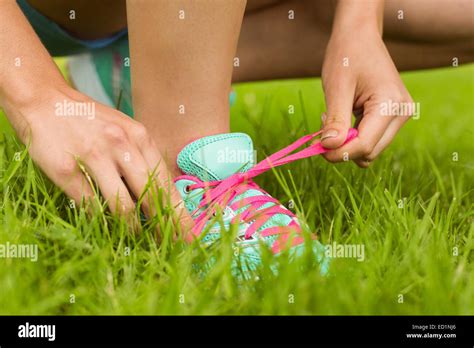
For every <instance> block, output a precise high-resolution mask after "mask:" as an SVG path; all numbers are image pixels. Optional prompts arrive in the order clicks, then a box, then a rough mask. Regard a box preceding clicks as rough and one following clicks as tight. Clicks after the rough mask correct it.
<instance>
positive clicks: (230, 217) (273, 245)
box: [175, 129, 357, 278]
mask: <svg viewBox="0 0 474 348" xmlns="http://www.w3.org/2000/svg"><path fill="white" fill-rule="evenodd" d="M319 134H320V132H318V133H314V134H310V135H306V136H304V137H302V138H301V139H299V140H297V141H296V142H294V143H293V144H291V145H290V146H288V147H286V148H284V149H282V150H280V151H278V152H276V153H275V154H273V155H271V156H269V157H267V158H266V159H265V160H263V161H261V162H260V163H258V164H255V165H254V163H255V161H254V156H253V145H252V140H251V138H250V137H249V136H248V135H247V134H243V133H229V134H219V135H212V136H208V137H204V138H201V139H198V140H196V141H194V142H192V143H190V144H188V145H187V146H185V147H184V149H183V150H182V151H181V152H180V153H179V155H178V159H177V164H178V167H179V169H180V170H181V171H182V172H183V174H184V175H182V176H180V177H178V178H176V180H175V183H176V187H177V188H178V191H179V192H180V194H181V196H182V198H183V201H184V204H185V205H186V208H187V210H188V211H189V212H190V214H191V216H192V217H193V219H194V221H195V226H194V228H193V230H192V232H193V234H194V235H195V236H196V237H199V238H200V241H201V243H203V245H204V246H209V245H211V244H213V243H215V242H216V241H218V240H219V239H221V236H222V234H223V233H229V232H228V231H229V228H230V226H231V224H238V232H237V238H236V239H235V241H234V243H235V245H234V250H238V252H237V253H236V254H237V255H238V256H237V257H236V259H235V261H234V268H236V267H238V265H239V264H240V265H241V270H242V271H243V275H244V277H246V278H248V277H249V276H250V273H251V271H253V270H255V269H256V268H257V267H258V266H259V265H260V264H261V262H262V252H261V247H262V244H263V245H264V246H266V247H267V248H269V249H271V251H272V252H273V253H274V254H275V255H277V256H278V255H280V254H281V253H282V252H283V251H285V250H288V252H289V257H290V260H292V259H293V260H294V258H295V257H297V256H299V255H301V254H302V253H303V251H304V246H305V245H307V244H306V243H304V241H305V240H304V238H303V235H302V229H301V225H300V223H299V221H298V219H297V218H296V216H295V215H294V214H293V213H292V212H291V211H290V210H288V209H287V208H286V207H284V206H283V205H282V204H280V203H279V202H278V201H277V200H276V199H275V198H273V197H271V196H270V195H269V194H268V193H266V192H265V191H264V190H263V189H261V188H260V187H259V186H258V185H257V184H256V183H255V182H253V181H252V178H254V177H256V176H257V175H260V174H262V173H264V172H266V171H268V170H270V169H272V168H275V167H278V166H281V165H284V164H287V163H290V162H293V161H295V160H298V159H302V158H307V157H311V156H315V155H318V154H321V153H324V152H325V151H326V150H325V149H324V148H323V147H322V145H321V144H320V143H319V142H317V143H313V144H312V145H310V146H308V147H306V148H304V149H303V150H300V151H299V152H296V153H293V152H294V151H295V150H297V149H298V148H300V147H301V146H303V145H304V144H306V143H308V142H309V141H311V140H312V139H314V138H315V137H316V136H318V135H319ZM356 135H357V131H356V130H355V129H351V130H350V132H349V134H348V137H347V139H346V142H348V141H350V140H352V139H353V138H354V137H355V136H356ZM219 216H221V221H219ZM222 227H224V229H223V228H222ZM312 249H313V250H312V251H313V252H314V256H315V260H316V261H317V262H319V264H320V271H321V273H322V274H326V273H327V272H328V262H329V259H328V258H326V257H325V255H324V247H323V245H322V244H321V243H320V242H318V241H317V240H316V239H315V237H313V240H312ZM234 271H235V270H234ZM235 272H236V273H238V270H237V271H235Z"/></svg>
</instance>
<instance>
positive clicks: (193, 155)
mask: <svg viewBox="0 0 474 348" xmlns="http://www.w3.org/2000/svg"><path fill="white" fill-rule="evenodd" d="M177 163H178V167H179V169H181V171H182V172H183V173H185V174H187V175H193V176H196V177H198V178H199V179H201V180H202V181H213V180H223V179H226V178H228V177H229V176H231V175H232V174H235V173H237V172H241V173H244V172H246V171H247V170H249V169H250V168H251V167H252V166H253V165H254V164H255V158H254V151H253V144H252V139H251V138H250V137H249V136H248V135H247V134H244V133H226V134H218V135H211V136H208V137H204V138H201V139H198V140H196V141H193V142H192V143H190V144H188V145H186V146H185V147H184V149H183V150H181V152H180V153H179V154H178V160H177Z"/></svg>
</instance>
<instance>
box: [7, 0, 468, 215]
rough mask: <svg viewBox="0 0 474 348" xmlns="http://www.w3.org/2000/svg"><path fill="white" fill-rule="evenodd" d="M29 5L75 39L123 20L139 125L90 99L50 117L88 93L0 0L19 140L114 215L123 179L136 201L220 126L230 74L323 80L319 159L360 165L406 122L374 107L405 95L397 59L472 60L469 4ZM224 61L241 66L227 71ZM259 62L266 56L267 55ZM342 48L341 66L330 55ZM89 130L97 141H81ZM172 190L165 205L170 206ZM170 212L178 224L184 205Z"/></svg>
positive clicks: (74, 0)
mask: <svg viewBox="0 0 474 348" xmlns="http://www.w3.org/2000/svg"><path fill="white" fill-rule="evenodd" d="M30 2H31V3H32V5H33V6H35V7H37V9H39V10H40V11H41V12H43V13H44V14H45V15H47V16H49V17H50V18H53V19H54V20H56V21H57V22H58V23H60V25H61V26H63V27H64V28H65V29H67V30H69V31H71V32H72V33H75V34H76V35H77V36H78V37H81V38H85V39H93V38H101V37H107V36H109V35H111V34H113V33H115V32H117V31H119V30H121V29H123V28H125V27H126V25H127V22H126V20H125V16H126V15H128V27H129V31H130V40H131V56H132V60H133V61H134V62H135V63H134V64H133V65H132V88H133V95H134V97H133V98H134V99H133V100H134V109H135V110H136V112H137V115H138V119H139V120H140V121H141V122H142V123H139V122H137V121H134V120H131V119H129V118H128V117H126V116H125V115H123V114H121V113H120V112H117V111H115V110H112V109H110V108H108V107H106V106H103V105H98V104H97V107H96V113H97V115H96V117H95V121H94V122H90V121H89V122H87V121H84V120H81V119H77V118H64V119H61V120H60V121H58V117H57V116H52V115H53V105H54V103H55V102H56V101H58V100H59V101H63V100H67V101H76V102H77V101H79V102H91V100H90V98H88V97H87V96H84V95H82V94H81V93H78V92H76V91H74V90H72V89H71V88H70V87H68V86H67V84H66V83H65V82H64V81H63V79H62V77H61V75H60V74H59V72H58V71H57V69H56V67H55V66H54V63H53V62H52V60H51V57H49V56H48V54H47V52H46V50H45V49H44V47H42V45H41V43H40V42H39V40H38V39H37V38H36V36H35V35H34V32H33V30H32V29H31V27H30V26H29V24H28V23H27V21H26V20H25V19H24V17H23V15H22V13H21V11H20V10H19V9H18V8H17V6H16V4H15V2H14V1H12V0H0V50H1V51H2V55H1V56H0V105H2V106H3V108H4V109H5V111H6V113H7V115H8V117H9V119H10V121H11V123H12V124H13V126H14V128H15V129H16V130H17V132H18V134H19V135H20V137H21V138H22V139H23V140H24V141H27V137H26V134H30V135H32V138H31V148H30V153H31V155H32V158H33V159H34V160H35V161H36V162H37V163H38V164H39V166H40V167H41V168H42V169H43V170H44V171H45V173H46V174H47V175H48V176H49V177H50V178H51V179H52V180H53V181H54V182H55V183H56V184H58V185H59V186H60V187H62V188H63V189H64V190H65V192H66V193H67V194H68V195H69V196H71V197H73V198H74V199H75V200H77V201H79V200H80V199H81V195H84V196H86V197H89V196H90V195H91V191H90V190H88V188H87V185H85V184H84V179H85V178H84V176H83V175H82V174H81V173H80V171H79V170H78V168H77V166H76V165H75V162H74V163H73V162H72V160H71V158H73V156H72V154H73V155H75V156H79V157H80V158H81V160H83V161H84V162H85V164H86V166H87V168H88V169H89V171H90V172H91V174H92V175H93V177H94V178H96V180H97V181H98V184H99V186H100V189H101V191H102V193H103V194H104V196H105V197H106V198H107V199H108V200H109V201H114V198H115V197H116V193H117V192H118V197H119V202H121V204H119V205H118V206H120V207H121V208H118V206H117V207H116V208H113V207H112V206H111V209H112V210H113V211H116V212H120V211H121V210H123V211H130V210H131V209H132V207H133V200H132V197H131V196H132V195H131V194H130V193H129V191H128V190H127V186H128V187H129V189H130V190H131V191H132V192H131V193H132V194H133V195H134V196H136V197H137V196H139V195H140V189H142V188H143V187H144V182H145V177H147V173H149V172H150V170H152V168H154V167H155V166H156V165H157V163H159V165H160V167H159V169H160V176H159V177H158V178H157V184H158V185H161V186H164V187H169V186H172V185H169V180H170V175H176V168H175V167H174V159H175V157H176V154H177V152H178V151H179V150H180V149H181V148H182V146H183V145H184V144H186V143H187V142H189V141H192V140H194V139H196V138H198V137H201V136H204V135H209V134H213V133H222V132H228V130H229V123H228V91H229V88H230V82H231V78H232V80H233V81H234V82H238V81H250V80H258V79H270V78H286V77H303V76H322V83H323V87H324V91H325V96H326V105H327V111H326V113H325V115H323V124H324V128H323V129H324V134H323V140H322V141H323V144H324V145H325V146H326V147H329V148H333V149H334V150H333V151H330V152H328V153H327V154H325V156H326V159H328V160H329V161H331V162H338V161H342V160H343V158H344V153H346V154H347V155H348V156H349V158H350V159H351V160H354V161H355V162H356V163H357V164H358V165H360V166H361V167H367V166H368V164H369V163H370V162H371V161H373V160H374V159H375V158H376V157H377V156H378V155H379V154H380V153H381V152H382V151H383V149H384V148H385V147H386V146H387V145H388V144H389V143H390V142H391V140H392V139H393V137H394V136H395V134H396V133H397V132H398V130H399V129H400V127H401V126H402V125H403V124H404V123H405V122H406V120H407V119H408V118H409V117H401V116H394V115H392V116H383V117H382V116H381V115H380V114H379V109H380V108H379V106H380V103H382V102H385V101H387V100H392V101H394V102H407V101H408V102H409V101H411V97H410V95H409V93H408V92H407V91H406V89H405V87H404V86H403V83H402V81H401V80H400V77H399V74H398V72H397V68H398V69H399V70H409V69H420V68H427V67H436V66H447V65H449V64H450V63H451V60H452V58H453V57H458V58H459V60H460V62H461V63H462V62H467V61H471V60H472V57H473V52H472V51H473V49H472V47H473V45H472V43H473V35H472V33H473V31H474V28H473V23H472V19H471V16H470V11H472V2H471V1H470V0H455V1H448V0H419V1H416V2H413V1H407V0H387V1H386V2H385V4H384V2H383V1H382V0H367V1H357V2H356V1H347V0H339V1H330V0H326V1H318V2H315V1H312V0H293V1H278V0H260V1H249V2H248V4H247V7H246V10H245V14H244V8H245V6H246V5H245V1H243V0H242V1H241V0H234V1H226V2H222V1H217V0H206V1H201V2H199V6H196V5H195V4H193V2H190V1H184V0H183V1H179V2H178V1H173V2H171V1H162V0H160V1H153V2H151V1H143V0H142V1H138V0H129V1H127V2H126V3H125V2H124V1H115V0H114V1H111V0H105V1H102V2H100V5H97V2H93V3H94V5H93V6H90V5H89V3H88V2H87V0H68V1H66V0H51V1H48V2H45V1H39V0H30ZM125 4H126V6H127V8H126V7H125ZM180 6H186V13H187V14H195V15H196V16H198V17H199V19H200V20H199V21H196V19H195V18H196V17H193V16H188V19H187V22H186V23H189V24H191V25H189V26H181V28H180V27H179V23H177V21H178V20H177V12H176V11H177V10H178V7H180ZM71 8H74V9H76V10H77V14H76V18H77V20H75V21H70V20H68V19H67V18H66V17H67V13H68V11H69V10H70V9H71ZM290 9H291V10H294V11H295V20H294V21H290V20H287V18H288V11H289V10H290ZM399 9H403V10H404V12H405V15H406V19H404V20H403V22H400V20H399V19H398V18H397V11H398V10H399ZM65 14H66V15H65ZM105 14H107V15H105ZM170 14H171V15H170ZM104 17H107V20H104ZM111 17H112V18H111ZM242 17H243V18H242ZM203 18H204V19H203ZM242 21H243V22H242ZM241 22H242V30H241V34H240V38H238V37H237V36H238V32H239V29H240V25H241ZM171 25H173V27H171ZM446 28H449V30H447V29H446ZM382 29H383V30H382ZM382 32H383V37H382ZM196 37H201V38H202V40H196V39H195V38H196ZM237 40H238V45H237ZM183 46H185V47H186V49H184V48H183ZM236 46H237V49H236ZM216 52H219V54H216ZM19 56H20V57H22V67H21V69H14V68H12V64H13V63H12V62H14V60H15V58H16V57H19ZM234 56H237V57H239V58H240V62H241V63H240V67H239V68H235V69H234V70H233V71H232V59H233V57H234ZM268 57H272V64H268V63H267V62H268ZM345 57H348V58H349V65H348V66H344V65H343V64H341V63H342V59H343V58H345ZM137 62H140V63H137ZM157 62H158V63H159V64H158V63H157ZM183 71H185V72H186V73H185V74H183V73H182V72H183ZM183 75H185V76H186V79H183V78H182V76H183ZM155 76H157V77H156V78H155ZM38 90H41V91H42V93H41V95H38V93H37V91H38ZM177 105H184V106H185V110H186V114H185V116H184V115H176V112H177V110H178V109H177ZM353 113H354V114H355V115H356V116H358V117H357V121H356V124H357V126H358V128H359V137H358V138H356V139H355V140H354V141H353V142H351V143H350V144H347V145H346V146H343V147H339V146H340V145H341V144H342V142H343V140H344V138H345V134H347V129H348V128H349V127H350V125H351V123H352V114H353ZM39 119H41V122H38V121H37V120H39ZM197 120H198V121H197ZM143 125H145V127H144V126H143ZM173 129H177V130H179V132H176V131H173ZM336 132H337V134H336ZM51 134H54V136H53V137H52V136H51ZM89 139H98V140H97V142H96V143H95V144H94V145H93V146H91V144H89V143H90V142H89ZM127 150H128V151H127ZM52 151H53V153H54V156H53V155H52ZM125 152H128V153H131V154H132V156H131V158H132V159H133V162H132V163H123V155H124V153H125ZM165 161H167V163H168V167H169V169H168V167H167V166H166V165H165V163H164V162H165ZM170 172H171V173H172V174H171V173H170ZM122 178H123V179H122ZM124 181H125V183H126V185H125V183H124ZM171 190H172V191H171V194H172V197H173V200H174V203H175V204H179V197H178V196H177V193H176V192H174V190H173V189H171ZM114 209H115V210H114ZM149 209H150V208H148V210H149ZM180 216H182V217H183V221H185V223H186V224H190V222H189V216H187V215H186V213H185V212H184V211H183V212H181V213H180Z"/></svg>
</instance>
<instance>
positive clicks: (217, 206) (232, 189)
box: [188, 128, 357, 253]
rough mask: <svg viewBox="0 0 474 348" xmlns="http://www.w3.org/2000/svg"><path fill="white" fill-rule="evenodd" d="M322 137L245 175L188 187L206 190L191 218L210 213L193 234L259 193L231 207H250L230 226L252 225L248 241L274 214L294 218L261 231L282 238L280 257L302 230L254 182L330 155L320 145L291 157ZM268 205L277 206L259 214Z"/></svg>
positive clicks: (275, 248) (275, 247)
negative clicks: (251, 192) (281, 169)
mask: <svg viewBox="0 0 474 348" xmlns="http://www.w3.org/2000/svg"><path fill="white" fill-rule="evenodd" d="M320 134H321V131H319V132H316V133H313V134H308V135H305V136H304V137H302V138H300V139H298V140H297V141H295V142H294V143H292V144H291V145H289V146H287V147H285V148H284V149H282V150H280V151H278V152H276V153H274V154H273V155H271V156H269V157H267V158H266V159H264V160H263V161H260V162H259V163H257V164H256V165H255V166H253V167H252V168H251V169H249V170H248V171H247V172H245V173H236V174H233V175H231V176H230V177H228V178H226V179H224V180H216V181H209V182H203V181H200V180H199V181H198V182H197V183H196V184H193V185H190V186H189V187H188V188H189V189H190V190H194V189H198V188H203V189H205V190H206V191H205V193H204V195H203V198H202V200H201V202H200V204H199V206H198V208H197V209H196V210H195V211H194V212H193V213H192V215H193V216H194V214H196V213H197V212H198V211H199V210H200V209H202V208H205V207H206V206H207V207H208V209H203V210H202V211H201V212H200V214H199V216H198V217H197V218H196V219H195V225H194V227H193V230H192V231H193V233H194V234H195V235H196V236H199V235H200V234H201V232H202V230H203V228H204V227H205V226H206V224H207V222H208V221H209V220H210V219H211V218H212V217H213V216H215V214H216V212H217V211H218V210H220V211H222V210H223V208H224V207H225V206H227V205H228V204H229V202H231V201H232V200H233V199H234V198H235V197H236V196H238V195H240V194H242V193H244V192H246V191H247V190H249V189H254V190H259V191H261V192H262V193H263V195H258V196H253V197H246V198H243V199H240V200H238V201H237V202H233V203H231V204H230V205H229V207H230V208H231V209H232V210H234V211H236V210H237V209H239V208H243V207H245V206H248V207H247V209H245V210H244V211H243V212H242V213H241V214H239V215H240V216H239V215H237V216H235V217H234V218H233V220H232V221H231V223H235V222H236V221H237V220H239V221H241V222H245V223H249V222H252V221H253V223H252V224H251V225H250V226H249V228H248V229H247V231H246V233H245V238H246V239H249V238H251V237H252V235H253V234H254V233H255V232H257V230H258V229H259V228H260V227H262V226H263V225H264V224H265V223H266V222H267V221H268V220H269V219H270V218H271V217H272V216H274V215H275V214H285V215H288V216H290V217H292V221H291V223H290V224H289V225H287V226H274V227H269V228H266V229H264V230H262V231H260V234H261V236H262V237H267V236H271V235H276V234H279V235H281V238H279V239H277V240H276V241H275V242H274V244H273V245H272V250H273V252H275V253H277V252H278V251H279V250H280V246H281V244H282V243H285V242H286V241H287V239H288V237H289V235H290V233H291V232H298V231H300V230H301V228H300V226H299V224H298V223H297V222H296V221H295V219H294V218H295V217H296V216H295V215H294V214H293V213H292V212H291V211H289V210H287V209H285V208H283V207H282V206H281V203H280V202H278V200H276V199H275V198H272V197H270V196H269V195H268V194H267V193H266V192H265V191H263V190H262V189H261V188H260V187H259V186H258V185H257V184H256V183H255V182H253V180H252V178H254V177H256V176H258V175H260V174H262V173H265V172H266V171H268V170H270V169H272V168H275V167H279V166H282V165H284V164H287V163H291V162H294V161H297V160H300V159H303V158H307V157H312V156H316V155H319V154H322V153H325V152H327V151H329V150H327V149H325V148H324V147H323V146H322V144H321V143H320V142H315V143H313V144H311V145H310V146H308V147H306V148H305V149H303V150H300V151H298V152H296V153H293V154H292V152H294V151H295V150H297V149H298V148H299V147H301V146H302V145H304V144H306V143H308V142H309V141H311V140H312V139H314V138H315V137H317V136H318V135H320ZM356 136H357V130H356V129H354V128H351V129H349V132H348V134H347V138H346V140H345V142H344V144H346V143H348V142H349V141H351V140H352V139H354V138H355V137H356ZM193 180H194V181H195V178H193ZM267 203H274V204H275V205H272V206H270V207H268V208H263V209H260V210H258V209H259V208H260V207H262V206H263V205H265V204H267ZM302 242H303V238H302V236H297V237H295V238H293V239H292V245H298V244H300V243H302Z"/></svg>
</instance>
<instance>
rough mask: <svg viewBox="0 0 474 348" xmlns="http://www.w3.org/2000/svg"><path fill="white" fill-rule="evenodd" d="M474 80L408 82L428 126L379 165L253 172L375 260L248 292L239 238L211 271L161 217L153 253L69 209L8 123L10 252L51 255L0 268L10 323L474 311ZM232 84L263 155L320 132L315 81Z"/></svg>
mask: <svg viewBox="0 0 474 348" xmlns="http://www.w3.org/2000/svg"><path fill="white" fill-rule="evenodd" d="M473 76H474V66H473V65H471V66H465V67H459V68H450V69H444V70H434V71H425V72H415V73H407V74H403V79H404V81H405V83H406V85H407V87H408V89H409V90H410V92H411V94H412V97H413V98H414V100H415V101H417V102H419V103H420V105H421V117H420V119H418V120H413V121H410V122H409V124H407V126H406V127H405V128H404V129H403V130H402V131H401V132H400V134H399V135H398V137H397V139H396V140H395V141H394V142H393V144H392V145H391V147H390V148H389V149H388V150H387V151H386V152H385V153H384V154H383V155H382V157H381V158H380V159H379V160H377V161H376V162H375V163H374V164H373V166H372V167H371V168H370V169H368V170H361V169H358V168H357V167H356V166H355V165H353V164H351V163H344V164H339V165H332V164H328V163H326V162H325V161H324V160H323V159H322V158H312V159H309V160H303V161H299V162H297V163H294V164H291V165H288V166H285V167H283V168H281V169H278V170H276V171H275V172H273V173H272V172H270V173H267V174H264V175H262V177H259V178H257V180H256V181H257V182H258V183H259V184H260V185H261V186H262V187H264V188H265V189H266V190H267V191H268V192H270V193H271V194H272V195H274V196H275V197H277V198H278V199H280V200H281V201H282V202H283V203H288V202H289V201H290V200H292V201H293V202H294V204H295V209H296V210H298V211H299V212H300V216H301V217H302V218H303V219H304V220H305V221H307V223H308V225H309V228H310V230H311V231H314V232H316V233H318V235H319V238H320V240H321V241H322V242H324V243H332V242H337V243H350V244H363V245H364V248H365V260H364V261H363V262H358V261H357V260H356V259H343V258H336V259H334V260H333V262H332V264H331V275H330V276H328V277H323V276H320V275H319V273H318V271H317V269H316V268H315V267H313V266H311V265H310V263H309V262H307V260H306V259H303V260H302V261H301V262H300V263H299V264H298V266H295V265H289V264H288V263H287V262H285V261H284V260H283V261H282V262H281V265H280V270H279V275H278V276H273V275H272V273H271V272H270V271H269V268H268V267H264V268H262V269H261V270H259V274H258V276H259V278H258V279H257V278H256V279H251V280H249V281H243V282H240V283H239V282H237V281H235V279H234V278H233V277H232V276H231V273H230V263H231V258H232V249H231V246H230V245H229V243H223V244H222V245H221V246H220V247H219V248H216V250H215V251H213V253H215V255H216V257H217V260H218V261H217V264H216V266H215V267H214V269H213V270H212V271H211V272H210V273H209V274H208V275H207V276H206V277H202V276H199V275H198V274H196V272H195V271H194V269H193V267H192V264H193V263H203V262H204V261H205V260H204V259H205V258H208V257H209V253H207V252H205V251H203V250H200V249H199V248H198V247H197V245H192V246H187V245H185V244H183V243H182V242H180V241H178V242H171V240H170V238H169V236H170V235H171V233H172V232H173V231H172V229H171V227H170V225H167V224H166V223H165V222H163V221H164V220H163V221H161V222H160V224H161V225H162V226H161V228H162V230H163V233H164V235H165V238H164V241H163V243H161V244H160V245H157V244H156V243H155V241H154V238H153V233H152V231H151V228H148V229H145V232H144V233H143V234H142V235H141V236H139V237H134V236H130V234H129V233H128V231H127V228H126V225H125V224H124V223H123V221H118V220H117V219H115V218H113V217H110V216H109V215H107V214H105V216H104V214H102V213H100V212H97V213H96V214H95V215H94V216H93V217H87V215H86V214H85V213H84V211H83V210H82V209H79V208H78V207H77V208H71V207H70V206H69V203H68V200H67V199H66V197H64V196H63V195H62V194H61V192H60V191H59V190H58V189H57V188H55V187H54V186H53V185H51V183H50V182H49V181H48V180H46V179H45V178H44V176H42V175H41V174H40V172H39V171H38V169H36V168H35V166H34V165H33V163H32V162H31V160H30V159H29V157H28V156H27V155H26V153H25V151H24V147H23V146H21V145H19V144H18V142H17V141H15V140H14V138H13V137H12V136H11V129H9V128H8V126H7V123H6V121H5V119H4V118H3V116H1V117H0V126H1V130H2V132H1V134H0V169H3V170H4V171H3V172H2V174H3V175H2V178H1V181H2V184H3V185H0V190H3V191H2V195H1V196H0V198H1V200H2V201H1V202H0V207H2V209H1V210H0V244H5V243H7V242H10V243H12V244H13V243H26V244H31V243H34V244H38V246H39V259H38V261H37V262H31V261H29V260H27V259H1V258H0V314H69V315H75V314H179V315H182V314H349V315H355V314H394V315H396V314H409V315H412V314H474V263H473V262H474V252H473V249H474V224H473V217H474V215H473V214H474V210H473V183H474V174H473V173H474V171H473V168H474V160H473V155H472V154H473V151H474V148H473V143H474V142H473V117H474V114H473V110H474V105H473V100H474V98H473V97H474V91H473V88H474V87H473V86H474V84H473ZM235 89H236V91H237V95H238V99H237V104H236V105H235V106H234V107H233V109H232V128H233V130H234V131H244V132H247V133H249V134H250V135H251V136H252V137H253V139H254V142H255V148H256V149H257V152H258V157H259V159H262V158H263V156H264V155H267V154H270V153H272V152H273V151H275V150H277V149H279V148H281V147H284V146H286V145H287V144H289V143H290V142H291V141H293V140H295V139H297V138H298V137H299V136H301V135H303V134H305V133H308V132H312V131H316V130H317V129H318V127H319V123H320V114H321V112H322V110H323V108H324V104H323V100H324V99H323V94H322V91H321V88H320V82H319V80H316V79H308V80H295V81H285V82H265V83H252V84H243V85H239V86H236V87H235ZM290 105H293V107H294V113H293V114H292V113H289V112H288V111H289V109H291V107H290V108H289V106H290ZM18 151H19V152H20V154H21V156H20V157H21V158H20V160H19V161H16V160H15V153H16V152H18ZM453 153H456V154H457V159H458V160H457V161H455V160H453V158H454V159H456V158H455V157H456V154H453ZM127 248H128V249H127Z"/></svg>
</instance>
